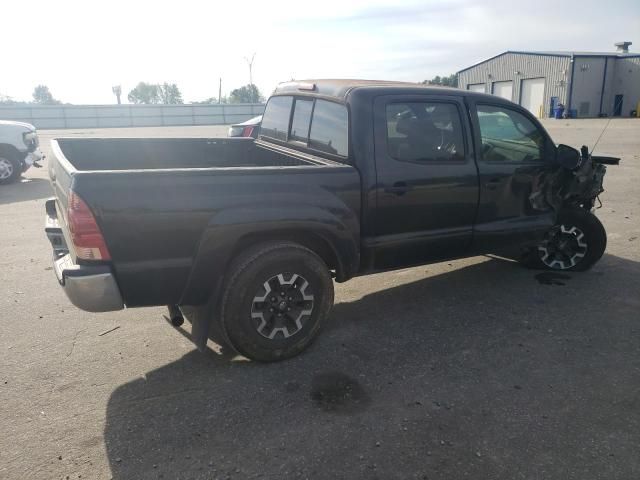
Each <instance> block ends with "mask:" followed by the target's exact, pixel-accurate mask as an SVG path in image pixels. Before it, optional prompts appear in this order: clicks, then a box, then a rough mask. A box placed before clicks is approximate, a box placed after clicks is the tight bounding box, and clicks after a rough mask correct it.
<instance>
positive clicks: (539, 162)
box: [472, 101, 555, 253]
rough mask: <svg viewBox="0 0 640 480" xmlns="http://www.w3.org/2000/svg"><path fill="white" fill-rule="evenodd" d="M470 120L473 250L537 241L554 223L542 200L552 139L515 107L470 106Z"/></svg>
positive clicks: (548, 209) (531, 118)
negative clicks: (474, 171) (476, 193)
mask: <svg viewBox="0 0 640 480" xmlns="http://www.w3.org/2000/svg"><path fill="white" fill-rule="evenodd" d="M472 119H473V121H474V124H475V128H474V134H475V136H476V137H475V138H476V145H478V150H479V152H478V171H479V179H480V202H479V205H478V216H477V219H476V224H475V227H474V241H473V243H474V249H475V250H476V251H478V252H480V253H489V252H498V251H500V250H502V249H505V248H506V247H514V246H515V247H518V246H519V245H521V244H523V243H527V242H529V241H532V240H535V239H536V238H540V237H541V236H542V235H543V234H544V233H545V232H546V231H548V229H549V228H551V227H552V226H553V224H554V223H555V213H554V212H553V210H552V209H551V208H550V207H547V206H546V204H545V202H544V201H541V198H540V195H541V194H542V191H541V188H543V187H544V185H545V183H544V177H545V175H546V174H548V173H549V172H550V171H551V170H552V169H553V157H554V155H555V147H554V145H553V143H552V141H551V139H550V138H549V136H548V135H547V133H546V132H545V130H544V129H543V128H542V127H541V126H540V125H539V123H538V122H537V121H536V120H534V118H533V117H532V115H531V114H530V113H529V112H527V111H525V110H524V109H523V108H519V107H516V106H511V105H505V104H500V103H492V102H490V101H488V102H486V103H485V102H482V103H481V102H477V103H476V102H472ZM541 206H542V207H541Z"/></svg>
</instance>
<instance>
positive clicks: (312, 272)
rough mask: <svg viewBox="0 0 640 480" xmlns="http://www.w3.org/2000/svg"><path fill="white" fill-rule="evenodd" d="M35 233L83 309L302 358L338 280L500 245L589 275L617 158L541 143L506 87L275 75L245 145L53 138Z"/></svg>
mask: <svg viewBox="0 0 640 480" xmlns="http://www.w3.org/2000/svg"><path fill="white" fill-rule="evenodd" d="M52 148H53V153H54V158H53V159H52V161H51V162H50V177H51V182H52V185H53V188H54V191H55V198H53V199H51V200H49V201H47V204H46V213H47V218H46V232H47V235H48V236H49V239H50V240H51V243H52V245H53V249H54V265H55V268H54V271H55V273H56V276H57V278H58V281H59V283H60V285H61V286H62V287H63V288H64V290H65V292H66V293H67V295H68V297H69V299H70V300H71V301H72V302H73V303H74V304H75V305H77V306H78V307H79V308H81V309H84V310H88V311H92V312H100V311H109V310H117V309H121V308H124V306H127V307H142V306H150V305H168V306H169V307H170V311H171V312H172V316H173V317H174V319H175V320H176V321H179V320H180V316H181V315H182V314H184V316H186V317H187V319H188V320H189V321H191V323H192V337H193V340H194V342H195V343H196V345H197V346H198V347H199V348H200V349H202V348H205V345H206V342H207V340H208V338H213V339H215V340H216V341H217V342H219V343H221V344H223V345H226V346H230V347H232V348H233V349H235V350H236V351H238V352H240V353H241V354H243V355H245V356H246V357H249V358H251V359H255V360H260V361H272V360H278V359H283V358H287V357H291V356H293V355H295V354H297V353H299V352H301V351H302V350H303V349H304V348H305V347H306V346H308V345H309V343H310V342H311V341H312V340H313V338H314V337H315V336H316V334H317V333H318V331H319V329H320V327H321V325H322V323H323V321H324V320H325V319H326V317H327V316H328V314H329V311H330V309H331V306H332V304H333V281H332V278H335V280H336V281H337V282H344V281H346V280H349V279H350V278H352V277H354V276H358V275H365V274H368V273H372V272H377V271H383V270H391V269H398V268H403V267H407V266H411V265H419V264H425V263H430V262H437V261H441V260H444V259H451V258H460V257H468V256H473V255H478V254H485V253H498V254H502V255H505V256H510V257H511V258H518V259H520V260H522V261H523V262H524V263H526V264H528V265H529V266H533V267H538V268H549V269H558V270H585V269H587V268H589V267H590V266H591V265H592V264H593V263H594V262H596V261H597V260H598V259H599V258H600V257H601V256H602V254H603V252H604V250H605V246H606V234H605V231H604V228H603V227H602V225H601V223H600V222H599V221H598V219H597V218H596V217H595V216H594V215H593V214H592V213H591V212H592V210H593V207H594V202H595V199H596V198H597V196H598V194H600V193H601V192H602V180H603V176H604V173H605V169H606V167H605V166H604V164H606V163H609V164H615V163H616V162H617V159H612V158H608V157H593V156H590V155H589V154H588V152H587V151H586V148H584V147H583V149H582V152H579V151H577V150H575V149H573V148H571V147H567V146H564V145H560V146H555V145H554V143H553V141H552V140H551V138H550V137H549V135H548V134H547V132H546V131H545V130H544V128H543V127H542V126H541V125H540V123H539V122H538V121H537V120H536V119H535V118H534V117H533V116H532V115H531V114H529V112H527V111H526V110H524V109H523V108H521V107H519V106H518V105H515V104H513V103H511V102H508V101H506V100H503V99H501V98H498V97H495V96H491V95H483V94H478V93H472V92H467V91H461V90H455V89H446V88H429V87H423V86H419V85H416V84H408V83H394V82H374V81H346V80H311V81H304V82H289V83H285V84H281V85H280V86H279V87H278V88H277V89H276V91H275V92H274V94H273V96H272V97H271V98H270V99H269V102H268V104H267V106H266V110H265V113H264V118H263V121H262V125H261V129H260V134H259V136H258V138H257V139H255V140H254V139H251V138H248V139H243V138H239V139H229V138H224V139H223V138H214V139H101V138H95V139H72V138H60V139H57V140H53V141H52Z"/></svg>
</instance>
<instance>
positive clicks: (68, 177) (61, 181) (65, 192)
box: [49, 140, 76, 220]
mask: <svg viewBox="0 0 640 480" xmlns="http://www.w3.org/2000/svg"><path fill="white" fill-rule="evenodd" d="M51 150H52V152H53V155H52V156H51V158H50V159H49V179H50V180H51V186H52V187H53V192H54V194H55V196H56V199H57V202H58V204H59V207H60V209H59V210H58V211H59V212H66V211H67V204H68V201H69V191H70V190H71V182H72V180H73V175H74V174H75V173H76V169H75V168H74V166H73V165H71V163H70V162H69V160H67V158H66V157H65V156H64V153H62V150H61V149H60V146H59V145H58V141H57V140H51ZM59 220H63V219H59Z"/></svg>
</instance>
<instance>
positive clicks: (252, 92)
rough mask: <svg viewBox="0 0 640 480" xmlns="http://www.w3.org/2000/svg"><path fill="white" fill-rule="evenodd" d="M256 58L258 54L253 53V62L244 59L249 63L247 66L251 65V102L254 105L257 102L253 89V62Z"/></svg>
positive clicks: (245, 58)
mask: <svg viewBox="0 0 640 480" xmlns="http://www.w3.org/2000/svg"><path fill="white" fill-rule="evenodd" d="M255 58H256V54H255V52H254V53H253V55H251V60H249V59H248V58H247V57H244V60H245V62H247V65H249V86H250V88H251V101H252V103H255V102H256V98H254V97H255V92H254V88H253V60H254V59H255Z"/></svg>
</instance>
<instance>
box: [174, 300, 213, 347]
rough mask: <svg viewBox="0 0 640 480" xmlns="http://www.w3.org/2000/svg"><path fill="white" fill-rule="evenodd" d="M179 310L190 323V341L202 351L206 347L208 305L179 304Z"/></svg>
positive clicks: (209, 324) (209, 319) (208, 317)
mask: <svg viewBox="0 0 640 480" xmlns="http://www.w3.org/2000/svg"><path fill="white" fill-rule="evenodd" d="M180 311H181V312H182V315H183V316H184V318H185V319H186V320H187V321H188V322H189V323H190V324H191V341H192V342H193V343H194V344H195V345H196V347H197V348H198V350H200V351H201V352H203V351H204V350H205V349H206V348H207V340H208V339H209V328H210V326H211V316H210V315H208V313H209V305H199V306H192V305H180Z"/></svg>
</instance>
